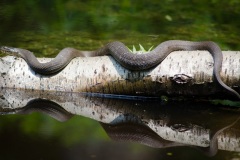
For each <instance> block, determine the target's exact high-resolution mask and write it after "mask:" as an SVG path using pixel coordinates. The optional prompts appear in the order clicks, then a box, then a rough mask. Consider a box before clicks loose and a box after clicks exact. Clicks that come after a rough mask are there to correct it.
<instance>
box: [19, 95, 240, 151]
mask: <svg viewBox="0 0 240 160" xmlns="http://www.w3.org/2000/svg"><path fill="white" fill-rule="evenodd" d="M32 112H41V113H44V114H47V115H49V116H51V117H53V118H55V119H57V120H58V121H66V120H68V119H70V118H71V117H72V116H73V114H71V113H69V112H68V111H66V110H65V109H64V108H62V107H61V106H60V105H59V104H57V103H55V102H52V101H49V100H45V99H34V100H31V101H30V102H28V104H27V105H26V106H25V107H22V108H20V109H16V110H15V113H18V114H29V113H32ZM129 115H130V114H128V116H129ZM130 116H131V120H128V121H123V120H122V119H123V118H121V119H120V120H119V121H117V122H114V123H113V124H112V123H110V124H106V123H102V122H100V124H101V125H102V127H103V128H104V130H105V131H106V132H107V134H108V135H109V136H110V137H111V138H112V139H113V140H117V141H126V142H137V143H140V144H144V145H147V146H150V147H153V148H168V147H176V146H190V147H194V148H197V149H199V150H201V151H202V152H203V153H205V154H206V155H208V156H213V155H215V154H216V153H217V151H218V135H219V134H220V133H222V132H223V131H225V130H227V129H229V128H231V127H233V125H235V124H236V123H237V122H238V121H239V119H240V117H238V118H237V120H235V121H234V122H232V123H231V124H229V125H228V126H225V127H223V128H220V129H216V130H215V131H212V133H211V134H210V137H209V139H210V142H209V146H208V147H206V148H204V147H196V146H191V145H188V144H181V143H177V142H171V141H168V140H165V139H163V138H161V137H160V136H159V135H158V134H157V133H156V132H154V131H153V130H152V129H151V128H150V127H148V126H147V125H146V124H144V123H143V122H142V121H141V119H139V118H138V117H137V116H134V115H130ZM116 119H118V118H116ZM133 119H134V120H133Z"/></svg>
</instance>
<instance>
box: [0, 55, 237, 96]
mask: <svg viewBox="0 0 240 160" xmlns="http://www.w3.org/2000/svg"><path fill="white" fill-rule="evenodd" d="M50 60H51V59H50V58H41V59H39V61H41V62H47V61H50ZM0 74H1V77H0V87H1V88H17V89H31V90H44V91H45V90H46V91H51V90H52V91H63V92H97V93H108V94H127V95H144V96H161V95H184V96H209V95H217V96H219V97H221V95H224V97H226V96H227V95H229V97H231V96H232V95H231V94H229V93H228V91H226V90H225V89H223V88H222V87H221V86H220V85H218V84H217V82H216V81H215V80H214V77H213V59H212V56H211V55H210V54H209V53H208V52H207V51H176V52H172V53H171V54H170V55H169V56H168V57H167V58H166V59H165V60H164V61H163V62H162V63H161V64H159V65H158V66H157V67H155V68H153V69H150V70H145V71H129V70H127V69H125V68H123V67H122V66H120V65H119V64H118V63H117V62H116V61H115V60H114V59H113V58H112V57H110V56H101V57H87V58H75V59H73V60H72V61H71V62H70V64H69V65H68V66H67V67H66V68H64V69H63V70H62V71H61V72H59V73H58V74H55V75H52V76H43V75H40V74H37V73H35V72H34V71H32V70H31V69H30V68H29V67H28V65H27V63H26V62H25V61H24V60H23V59H21V58H14V57H11V56H7V57H1V58H0ZM221 78H222V80H223V81H224V83H226V84H227V85H228V86H230V87H232V88H233V89H235V90H236V91H238V92H240V88H239V87H240V52H237V51H223V63H222V71H221Z"/></svg>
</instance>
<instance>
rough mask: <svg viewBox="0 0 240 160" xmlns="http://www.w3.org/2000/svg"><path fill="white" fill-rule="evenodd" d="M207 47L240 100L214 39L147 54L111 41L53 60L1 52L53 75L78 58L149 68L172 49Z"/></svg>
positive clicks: (168, 45) (69, 51)
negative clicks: (106, 57)
mask: <svg viewBox="0 0 240 160" xmlns="http://www.w3.org/2000/svg"><path fill="white" fill-rule="evenodd" d="M179 50H185V51H193V50H207V51H209V52H210V54H211V55H212V56H213V59H214V77H215V79H216V80H217V82H218V83H219V84H220V85H221V86H222V87H223V88H225V89H227V90H228V91H229V92H230V93H232V94H234V95H236V96H237V97H238V98H239V99H240V95H239V94H238V92H236V91H235V90H233V89H232V88H230V87H229V86H227V85H226V84H224V83H223V81H222V80H221V78H220V71H221V68H222V60H223V56H222V51H221V49H220V48H219V46H218V45H217V44H216V43H214V42H211V41H204V42H191V41H182V40H170V41H165V42H163V43H161V44H159V45H158V46H157V47H156V48H155V49H153V50H152V51H151V52H149V53H148V54H132V53H130V51H129V50H128V48H127V47H126V46H125V45H124V44H123V43H121V42H118V41H116V42H111V43H108V44H106V45H105V46H104V47H102V48H100V49H98V50H96V51H79V50H76V49H73V48H65V49H63V50H62V51H61V52H60V53H59V54H58V55H57V56H56V58H54V59H53V60H52V61H50V62H47V63H39V61H38V60H37V59H36V57H35V56H34V54H33V53H32V52H30V51H28V50H25V49H20V48H12V47H6V46H2V47H0V51H1V52H3V53H7V54H10V55H14V56H17V57H21V58H23V59H24V60H25V61H26V62H27V63H28V65H29V66H30V67H31V68H32V69H33V70H34V71H35V72H37V73H40V74H43V75H51V74H55V73H57V72H59V71H61V70H62V69H63V68H64V67H66V65H67V64H68V63H69V62H70V61H71V60H72V59H73V58H75V57H88V56H91V57H92V56H103V55H111V56H113V57H114V59H115V60H117V61H118V62H119V63H120V64H121V65H122V66H124V67H125V68H127V69H129V70H134V71H140V70H146V69H150V68H152V67H155V66H156V65H158V64H160V63H161V62H162V61H163V60H164V59H165V58H166V57H167V56H168V55H169V54H170V53H171V52H173V51H179Z"/></svg>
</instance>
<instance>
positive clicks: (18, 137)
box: [0, 0, 240, 160]
mask: <svg viewBox="0 0 240 160" xmlns="http://www.w3.org/2000/svg"><path fill="white" fill-rule="evenodd" d="M239 12H240V5H239V2H238V1H235V0H231V1H227V2H220V1H218V0H214V1H188V0H183V1H181V2H179V1H175V0H164V1H161V2H159V1H151V2H149V1H143V0H141V1H138V2H135V1H129V0H123V1H114V2H112V1H109V0H106V1H95V0H92V1H76V0H69V1H66V0H60V1H47V0H42V1H33V0H15V1H11V2H10V1H4V0H0V22H1V26H0V37H1V38H0V45H8V46H13V47H19V48H25V49H28V50H31V51H33V52H34V53H35V54H36V55H37V56H39V57H54V56H55V55H56V54H57V53H58V52H59V51H60V50H61V49H63V48H65V47H74V48H77V49H81V50H94V49H96V48H99V47H100V46H103V45H104V44H106V43H107V42H110V41H114V40H118V41H122V42H124V43H125V44H126V45H128V46H129V47H131V46H132V45H136V46H137V45H138V44H142V45H143V46H144V47H145V48H149V47H151V46H156V45H158V44H159V43H161V42H162V41H165V40H169V39H184V40H193V41H200V40H212V41H215V42H216V43H218V44H219V45H220V47H221V48H222V49H223V50H240V45H239V43H240V38H239V36H238V33H239V28H240V18H239V15H240V14H239ZM0 112H1V114H2V115H1V116H0V142H1V144H0V158H1V159H73V160H75V159H140V160H141V159H226V160H228V159H234V160H236V159H240V153H239V151H240V130H239V125H240V122H239V109H238V108H230V107H228V106H223V105H216V104H212V103H209V102H195V101H194V100H193V101H190V102H168V103H166V102H165V101H162V100H159V99H154V98H153V99H151V98H150V99H149V98H142V99H140V98H138V97H118V96H116V97H112V96H107V97H106V96H104V97H103V96H102V95H89V94H87V95H85V94H80V93H46V92H44V93H39V92H32V91H17V90H11V89H1V92H0Z"/></svg>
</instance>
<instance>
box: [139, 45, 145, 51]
mask: <svg viewBox="0 0 240 160" xmlns="http://www.w3.org/2000/svg"><path fill="white" fill-rule="evenodd" d="M139 46H140V51H141V52H146V50H145V49H144V48H143V46H142V45H141V44H139Z"/></svg>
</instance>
